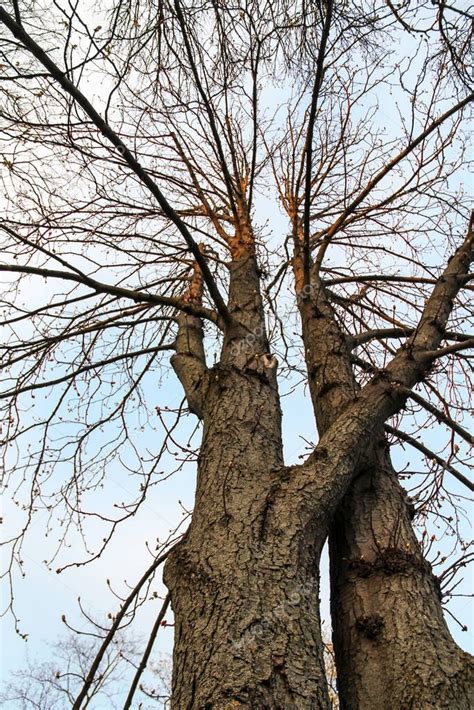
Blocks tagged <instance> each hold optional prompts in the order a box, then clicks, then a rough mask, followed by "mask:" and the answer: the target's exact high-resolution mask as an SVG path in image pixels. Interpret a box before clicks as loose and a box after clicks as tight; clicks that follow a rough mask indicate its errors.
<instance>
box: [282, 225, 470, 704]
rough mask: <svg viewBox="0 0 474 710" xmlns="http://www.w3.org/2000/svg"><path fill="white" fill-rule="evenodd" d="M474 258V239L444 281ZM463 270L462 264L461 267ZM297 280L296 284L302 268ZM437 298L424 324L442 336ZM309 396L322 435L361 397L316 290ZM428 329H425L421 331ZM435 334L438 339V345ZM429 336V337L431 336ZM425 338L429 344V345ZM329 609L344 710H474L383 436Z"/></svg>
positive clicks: (341, 529) (341, 516)
mask: <svg viewBox="0 0 474 710" xmlns="http://www.w3.org/2000/svg"><path fill="white" fill-rule="evenodd" d="M470 259H472V233H471V234H470V235H468V238H467V239H466V242H465V243H464V245H463V247H462V248H461V249H460V250H459V252H458V254H457V256H456V257H455V259H454V261H456V260H457V263H453V261H452V262H451V263H450V265H448V267H447V269H446V271H445V274H444V276H443V277H442V279H441V280H440V284H441V287H440V289H438V291H440V290H441V289H442V284H443V281H446V282H449V279H450V278H451V277H452V275H453V274H454V273H455V272H456V269H459V268H461V269H463V268H466V264H467V263H468V262H469V260H470ZM463 264H464V266H463ZM295 266H296V269H295V270H296V282H297V283H298V266H299V264H298V262H296V264H295ZM446 299H447V301H449V299H450V296H449V297H448V296H447V294H444V296H443V298H441V294H440V293H439V292H438V294H436V290H435V293H434V294H433V296H432V298H431V299H430V301H431V302H429V303H428V305H427V309H426V312H425V314H424V319H422V321H421V324H422V323H425V324H428V326H429V328H430V329H431V334H432V335H433V332H434V331H433V328H439V329H440V331H441V330H442V328H443V322H445V315H444V314H443V308H442V302H443V300H446ZM299 303H300V313H301V320H302V329H303V340H304V343H305V354H306V363H307V369H308V377H309V385H310V392H311V397H312V401H313V407H314V412H315V417H316V421H317V425H318V430H319V433H320V435H322V434H323V433H324V432H325V431H326V430H327V429H328V427H329V426H330V425H331V424H332V423H333V422H334V421H335V420H337V418H338V417H340V416H341V412H343V411H344V410H345V409H346V408H347V407H348V406H349V405H350V404H351V403H352V402H353V401H354V400H355V399H356V397H357V385H356V381H355V378H354V375H353V370H352V367H351V361H350V352H349V348H348V345H347V341H346V339H345V337H344V335H343V333H342V332H341V331H340V329H339V327H338V324H337V319H336V316H335V314H334V312H333V310H332V308H331V305H330V303H329V301H328V299H327V297H326V294H325V291H324V288H323V287H322V285H321V284H320V283H318V282H316V283H315V287H314V288H313V289H311V298H306V299H300V302H299ZM421 324H420V325H421ZM432 335H431V337H432ZM424 337H425V336H423V338H424ZM423 338H422V342H426V341H424V340H423ZM330 560H331V610H332V614H331V615H332V619H333V628H334V639H333V640H334V649H335V654H336V662H337V669H338V688H339V693H340V702H341V706H342V707H343V708H350V709H353V708H354V709H356V708H361V709H364V708H371V709H372V708H374V710H377V709H378V708H380V710H382V709H385V708H393V710H396V709H398V708H448V707H449V708H453V707H456V708H462V709H464V708H469V707H471V704H470V703H471V702H472V687H473V685H472V683H473V680H474V677H473V671H474V666H473V661H472V657H471V656H469V655H468V654H466V653H464V652H463V651H462V650H461V649H460V648H459V647H458V646H457V645H456V643H455V642H454V640H453V639H452V637H451V635H450V633H449V630H448V628H447V625H446V622H445V620H444V616H443V612H442V607H441V599H440V590H439V585H438V584H437V580H436V578H435V577H434V575H433V573H432V570H431V567H430V565H429V564H428V563H427V562H426V561H425V560H424V558H423V556H422V554H421V552H420V549H419V546H418V543H417V540H416V537H415V534H414V532H413V528H412V525H411V520H410V513H409V508H408V506H407V503H406V495H405V493H404V491H403V489H402V487H401V486H400V484H399V482H398V479H397V476H396V473H395V472H394V470H393V467H392V465H391V461H390V456H389V453H388V450H387V447H386V444H385V440H384V439H383V437H382V436H379V437H378V443H377V437H376V438H375V443H374V442H372V444H371V446H369V447H368V450H367V452H366V453H365V455H364V456H363V458H362V461H361V465H360V466H359V470H358V473H357V477H356V478H355V480H354V481H353V482H352V484H351V486H350V488H349V491H348V492H347V494H346V495H345V497H344V499H343V501H342V502H341V505H340V506H339V508H338V510H337V513H336V515H335V519H334V522H333V525H332V527H331V533H330Z"/></svg>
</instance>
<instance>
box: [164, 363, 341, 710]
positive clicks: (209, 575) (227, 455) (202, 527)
mask: <svg viewBox="0 0 474 710" xmlns="http://www.w3.org/2000/svg"><path fill="white" fill-rule="evenodd" d="M209 378H210V383H209V387H208V390H207V396H206V402H205V410H204V434H203V443H202V450H201V454H200V460H199V472H198V486H197V494H196V503H195V509H194V514H193V520H192V523H191V526H190V529H189V532H188V534H187V536H186V539H185V540H184V541H183V543H182V544H181V545H180V547H179V548H178V550H177V551H176V553H175V554H174V555H172V557H171V559H170V560H169V562H168V563H167V566H166V570H165V581H166V584H167V585H168V587H169V588H170V590H171V594H172V599H173V609H174V613H175V650H174V675H173V707H174V708H179V709H180V710H181V709H182V708H183V709H184V708H208V709H209V710H210V709H211V708H212V709H217V708H229V709H230V708H234V707H242V708H281V709H282V710H283V708H295V709H296V708H302V707H307V708H310V707H311V708H326V707H329V705H328V700H327V690H326V682H325V676H324V668H323V659H322V653H321V650H322V644H321V639H320V635H319V634H320V631H319V616H318V570H317V566H315V565H314V560H315V559H318V558H319V552H320V551H319V550H317V549H315V547H316V545H317V544H319V545H321V544H322V539H321V536H320V535H319V536H318V535H313V536H309V537H308V536H307V535H306V534H305V530H304V528H302V527H301V525H300V521H298V520H295V519H290V516H288V517H286V518H285V517H284V516H282V517H281V518H280V517H279V518H278V520H276V519H275V516H271V518H272V519H271V520H269V519H268V514H269V506H270V503H269V493H270V492H271V491H272V490H273V489H278V488H279V487H280V484H281V482H282V481H283V480H284V478H285V476H286V475H287V473H286V470H285V469H284V468H283V462H282V450H281V432H280V412H279V403H278V396H277V392H276V387H275V380H274V378H273V377H268V379H267V377H266V375H265V373H264V372H263V371H258V370H250V371H248V372H246V373H244V372H238V371H236V370H232V369H226V368H225V367H218V368H215V369H214V370H211V371H210V373H209Z"/></svg>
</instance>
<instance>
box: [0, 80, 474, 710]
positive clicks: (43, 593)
mask: <svg viewBox="0 0 474 710" xmlns="http://www.w3.org/2000/svg"><path fill="white" fill-rule="evenodd" d="M379 99H380V104H381V105H380V106H379V108H378V111H379V112H380V115H381V116H383V117H384V119H386V120H387V125H388V126H390V125H392V126H393V127H394V128H395V126H396V127H398V125H399V124H398V120H397V119H396V116H395V114H394V113H393V112H392V111H391V110H390V107H391V108H392V109H393V99H392V100H390V99H389V97H388V95H384V94H381V95H380V97H379ZM389 131H390V129H389ZM261 209H262V212H265V211H266V206H265V203H262V207H261ZM262 217H263V215H262ZM273 217H274V222H273V223H272V227H273V229H274V230H275V233H276V234H277V235H278V234H279V233H282V232H283V233H284V230H286V223H284V222H283V220H282V219H281V216H278V215H276V219H275V215H273ZM39 281H41V283H39ZM41 289H43V292H41ZM29 298H31V299H35V300H38V299H41V298H48V286H47V285H45V284H43V282H42V280H37V281H34V282H31V293H30V294H29ZM293 384H294V383H293V382H292V381H291V380H290V381H282V382H281V383H280V389H281V394H282V395H283V396H282V407H283V429H284V445H285V461H286V463H288V464H291V463H296V462H298V461H299V460H300V459H299V457H300V456H302V455H303V454H304V453H305V451H306V446H307V445H306V442H307V441H313V442H314V440H315V428H314V422H313V414H312V411H311V405H310V402H309V399H308V396H307V392H305V391H304V388H303V387H301V386H300V387H299V388H298V389H297V390H296V391H295V392H291V390H292V385H293ZM286 395H288V396H286ZM153 396H154V397H156V400H157V403H161V402H163V403H166V404H167V405H168V406H170V407H173V406H178V405H179V403H180V402H181V400H182V391H181V388H180V385H179V383H178V382H177V380H176V379H175V378H174V375H173V374H172V373H170V375H169V377H168V378H166V379H165V380H164V382H163V383H162V384H161V385H160V389H158V386H157V389H156V390H155V392H154V395H153ZM188 426H189V429H191V428H192V426H191V424H189V425H188ZM137 435H138V436H140V433H139V432H137ZM148 435H149V434H147V436H148ZM429 440H430V439H429V435H428V441H429ZM407 461H410V465H411V466H412V467H413V468H416V470H422V469H423V462H422V461H421V460H420V457H419V456H417V455H416V454H414V453H413V452H411V451H410V452H404V451H403V450H402V449H401V447H397V452H396V455H395V460H394V463H395V466H396V467H397V468H403V466H404V465H405V463H406V462H407ZM164 463H168V464H169V465H170V467H171V466H172V461H171V458H169V459H165V461H164ZM131 488H132V483H131V482H130V481H129V480H127V477H126V476H125V475H124V473H123V469H122V468H121V467H118V468H117V474H115V473H114V471H113V469H112V471H111V475H110V479H109V485H108V487H107V488H106V489H104V491H103V493H102V494H101V495H103V496H104V507H107V506H109V505H110V504H111V503H112V502H113V501H115V500H116V499H120V495H121V494H122V492H123V493H127V492H130V490H131ZM452 488H453V490H455V491H456V484H454V485H453V486H452ZM193 492H194V471H193V467H192V466H191V465H189V466H186V467H185V468H184V469H183V470H182V471H181V472H179V473H177V474H176V475H175V476H173V477H171V478H170V479H168V480H166V481H164V482H162V483H160V484H159V485H158V486H156V487H155V488H153V489H152V490H151V492H150V496H149V497H148V498H147V501H146V503H145V504H144V505H143V506H142V507H141V509H140V511H139V513H138V514H137V515H136V516H135V517H134V518H133V519H131V520H130V521H128V522H127V524H126V526H125V527H124V528H123V529H119V531H118V533H117V534H116V536H115V537H114V539H113V540H112V542H111V544H110V545H109V546H108V547H107V549H106V551H105V552H104V554H103V555H102V556H101V558H100V559H99V560H97V561H95V562H93V563H91V564H89V565H86V566H84V567H81V568H79V569H70V570H66V571H64V572H62V573H61V574H57V573H56V572H55V565H53V568H52V569H51V570H49V569H48V568H47V567H46V566H45V564H44V563H43V560H44V559H45V558H47V557H48V555H49V554H50V551H51V550H52V549H53V546H54V540H51V537H48V538H46V537H45V532H46V520H47V518H46V516H45V515H44V514H43V515H41V514H40V515H38V516H36V518H35V520H34V522H33V524H32V526H31V528H30V534H29V536H28V538H27V540H26V543H25V547H24V550H23V559H24V563H25V564H24V571H25V575H26V576H25V578H24V579H21V578H17V579H16V583H15V608H16V612H17V614H18V616H19V618H20V629H21V631H22V632H24V633H27V634H28V641H26V642H25V641H24V640H23V639H21V638H20V637H19V636H18V635H17V634H15V632H14V629H13V625H12V619H11V617H10V616H9V615H6V616H5V617H3V618H2V619H1V620H0V653H1V658H0V660H1V663H0V665H1V674H2V678H3V680H4V682H5V681H6V680H8V679H9V677H10V675H11V672H12V671H13V670H15V669H21V667H22V666H23V665H24V662H25V658H26V655H27V654H28V655H29V656H30V658H41V659H46V658H48V657H54V652H52V651H51V647H50V645H48V644H51V643H54V641H55V640H56V639H57V638H58V637H59V636H60V635H61V634H62V633H63V632H64V624H63V622H62V621H61V617H62V615H63V614H64V615H65V616H66V618H67V620H68V622H69V623H70V624H72V625H73V626H76V627H77V628H86V624H85V622H84V619H83V618H82V617H81V614H80V612H79V609H78V604H77V599H78V597H80V598H81V601H82V603H83V604H84V606H85V607H86V609H87V610H88V612H90V613H91V615H92V616H94V618H97V619H103V618H104V617H106V616H107V614H108V613H113V612H114V610H115V609H116V606H117V601H116V599H114V598H113V596H112V595H111V593H110V591H109V589H108V587H107V583H106V580H107V578H109V577H110V578H111V579H113V580H114V583H115V585H116V588H121V589H122V591H123V590H124V589H125V588H126V584H125V581H126V583H127V584H129V585H130V584H132V585H133V583H134V581H135V580H136V579H138V578H139V577H140V576H141V574H142V572H143V569H144V568H145V567H146V566H147V565H148V564H150V554H149V552H148V550H147V548H146V544H145V543H146V542H148V543H149V545H150V547H151V548H153V547H154V545H155V544H156V538H159V539H160V540H165V539H166V538H167V536H168V535H169V533H170V531H172V530H173V529H174V528H175V527H176V524H177V522H179V521H180V520H182V518H183V517H184V515H183V510H189V509H191V508H192V501H193ZM178 501H181V503H179V502H178ZM3 507H4V510H3V514H4V516H8V518H9V520H10V519H11V516H12V515H13V516H15V515H18V513H16V512H13V513H12V511H11V510H10V508H8V504H7V503H6V502H3ZM17 519H18V518H15V517H13V521H15V520H17ZM463 531H464V533H465V536H466V537H470V536H471V533H470V525H469V521H468V518H467V517H466V519H465V520H464V522H463ZM445 545H446V546H447V545H449V540H443V541H441V542H440V549H441V550H443V548H444V546H445ZM81 554H82V551H80V550H79V547H77V548H74V547H73V548H72V549H70V550H65V552H64V555H63V556H62V558H61V559H62V560H64V561H65V562H67V561H68V560H73V559H77V557H78V555H79V556H80V555H81ZM468 587H469V578H468V579H466V582H465V583H464V585H462V587H460V588H459V590H458V591H459V592H460V593H461V591H462V592H465V591H466V590H467V589H468ZM152 589H154V590H156V591H157V592H158V594H159V595H163V594H164V588H163V585H162V584H161V583H160V582H159V580H156V581H155V582H154V585H153V587H152ZM3 593H4V592H3ZM321 597H322V601H321V605H322V617H323V618H324V619H327V620H328V619H329V602H328V572H327V557H326V555H325V562H324V563H323V565H322V594H321ZM5 598H6V597H5V595H4V597H3V599H4V600H5ZM157 608H158V602H156V601H151V602H149V603H147V604H146V605H145V606H144V608H143V609H142V611H141V612H140V614H139V616H138V617H137V623H136V625H135V626H136V629H135V632H136V633H137V634H138V635H139V636H141V635H142V634H143V637H144V638H145V637H146V631H147V629H148V628H149V626H150V624H151V623H152V621H153V620H154V616H155V615H156V611H157ZM450 608H451V609H452V610H453V613H454V614H455V615H456V616H457V617H458V618H460V619H461V620H462V621H463V622H464V621H466V620H467V623H468V624H469V616H470V615H471V617H472V611H471V613H470V612H469V609H472V605H471V602H470V600H469V599H467V598H464V597H459V598H456V600H454V601H453V602H452V603H451V604H450ZM168 618H170V620H171V617H170V616H169V615H168ZM447 621H448V624H449V626H450V629H451V631H452V633H453V636H454V638H455V639H456V641H457V642H458V644H459V645H461V646H462V647H463V648H466V649H467V650H470V651H473V650H474V635H473V628H472V626H470V627H469V628H468V631H467V632H462V631H461V630H460V628H459V626H458V625H457V624H456V622H455V621H454V620H453V619H452V618H450V617H448V618H447ZM171 650H172V628H164V629H161V630H160V633H159V636H158V640H157V642H156V651H158V652H162V653H171ZM7 710H8V708H7Z"/></svg>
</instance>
